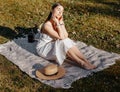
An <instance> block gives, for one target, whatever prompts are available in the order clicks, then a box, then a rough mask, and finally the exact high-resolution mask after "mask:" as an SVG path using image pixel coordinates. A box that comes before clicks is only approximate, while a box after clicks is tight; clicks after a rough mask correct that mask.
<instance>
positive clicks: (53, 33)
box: [43, 22, 64, 39]
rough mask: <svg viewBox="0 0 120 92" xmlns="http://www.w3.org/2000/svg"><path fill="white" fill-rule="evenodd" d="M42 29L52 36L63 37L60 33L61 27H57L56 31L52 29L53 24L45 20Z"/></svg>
mask: <svg viewBox="0 0 120 92" xmlns="http://www.w3.org/2000/svg"><path fill="white" fill-rule="evenodd" d="M43 28H44V30H45V33H46V34H48V35H50V36H51V37H52V38H56V39H64V38H63V37H62V33H61V28H60V27H58V32H56V31H55V30H54V29H53V26H52V24H51V23H50V22H46V23H45V24H44V27H43Z"/></svg>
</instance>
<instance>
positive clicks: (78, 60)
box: [67, 46, 95, 69]
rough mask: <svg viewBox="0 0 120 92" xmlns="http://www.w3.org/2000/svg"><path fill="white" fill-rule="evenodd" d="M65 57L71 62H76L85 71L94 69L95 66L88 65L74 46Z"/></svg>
mask: <svg viewBox="0 0 120 92" xmlns="http://www.w3.org/2000/svg"><path fill="white" fill-rule="evenodd" d="M67 55H68V57H69V58H71V59H72V60H74V61H76V63H78V64H79V65H80V66H82V67H84V68H85V69H94V68H95V66H94V65H92V64H90V63H89V62H88V61H87V60H86V59H85V57H84V56H83V55H82V54H81V53H80V51H79V49H78V48H77V47H75V46H73V47H72V48H70V49H69V50H68V52H67Z"/></svg>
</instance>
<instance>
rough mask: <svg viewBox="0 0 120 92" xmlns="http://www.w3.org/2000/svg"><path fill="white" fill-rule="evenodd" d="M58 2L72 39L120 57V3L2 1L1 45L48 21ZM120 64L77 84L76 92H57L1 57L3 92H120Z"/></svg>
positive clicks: (72, 90)
mask: <svg viewBox="0 0 120 92" xmlns="http://www.w3.org/2000/svg"><path fill="white" fill-rule="evenodd" d="M54 2H60V3H61V4H62V5H63V6H64V8H65V12H64V20H65V24H66V28H67V30H68V32H69V37H70V38H71V39H74V40H79V41H83V42H85V43H86V44H88V45H93V46H95V47H97V48H99V49H103V50H106V51H109V52H111V51H112V52H116V53H119V54H120V1H119V0H0V43H5V42H7V41H8V40H12V39H13V38H15V37H18V36H21V31H20V29H23V30H24V31H22V32H24V33H28V31H29V30H27V29H29V28H34V27H35V25H39V24H41V23H42V22H43V21H45V19H46V17H47V15H48V14H49V11H50V6H51V5H52V4H53V3H54ZM119 85H120V60H119V61H118V62H117V63H116V64H115V65H113V66H111V67H110V68H108V69H105V70H104V71H101V72H98V73H95V74H93V75H92V76H89V77H87V78H82V79H80V80H77V81H76V82H74V83H73V84H72V87H73V88H70V89H67V90H64V89H55V88H52V87H50V86H48V85H45V84H42V83H41V82H39V81H38V80H35V79H32V78H30V77H29V76H28V75H27V74H25V73H24V72H22V71H20V69H19V68H18V67H17V66H15V65H14V64H12V63H11V62H10V61H9V60H7V59H6V58H5V57H4V56H2V55H0V92H54V91H55V92H78V91H79V92H93V91H94V92H119V90H120V86H119Z"/></svg>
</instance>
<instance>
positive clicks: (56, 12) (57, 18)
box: [36, 3, 95, 69]
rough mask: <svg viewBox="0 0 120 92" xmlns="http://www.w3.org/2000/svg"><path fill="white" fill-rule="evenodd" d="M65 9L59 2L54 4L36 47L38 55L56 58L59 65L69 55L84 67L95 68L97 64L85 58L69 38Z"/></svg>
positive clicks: (51, 58)
mask: <svg viewBox="0 0 120 92" xmlns="http://www.w3.org/2000/svg"><path fill="white" fill-rule="evenodd" d="M63 11H64V8H63V6H62V5H61V4H59V3H55V4H54V5H53V6H52V9H51V12H50V14H49V16H48V18H47V19H46V21H45V22H44V23H43V25H42V27H41V28H40V40H39V42H38V44H37V47H36V49H37V52H38V55H40V56H41V57H43V58H45V59H47V60H55V61H56V62H57V63H58V64H59V65H61V64H62V63H63V61H64V60H65V59H66V57H69V58H70V59H72V61H73V62H76V63H77V64H78V65H79V66H80V67H82V68H85V69H94V68H95V66H94V65H92V64H90V63H89V62H88V61H87V60H86V59H85V57H84V56H83V55H82V54H81V52H80V51H79V49H78V48H77V47H76V46H75V45H76V44H75V43H74V42H73V41H72V40H71V39H70V38H68V33H67V31H66V28H65V24H64V21H63Z"/></svg>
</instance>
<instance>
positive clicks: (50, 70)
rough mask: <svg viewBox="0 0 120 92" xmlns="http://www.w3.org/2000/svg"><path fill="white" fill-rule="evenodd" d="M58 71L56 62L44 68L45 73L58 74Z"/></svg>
mask: <svg viewBox="0 0 120 92" xmlns="http://www.w3.org/2000/svg"><path fill="white" fill-rule="evenodd" d="M57 72H58V67H57V65H54V64H50V65H47V66H46V67H45V68H44V70H43V73H44V74H45V75H53V74H56V73H57Z"/></svg>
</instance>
